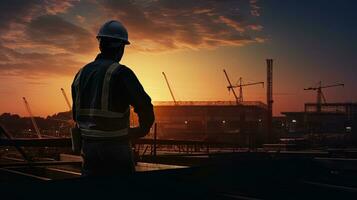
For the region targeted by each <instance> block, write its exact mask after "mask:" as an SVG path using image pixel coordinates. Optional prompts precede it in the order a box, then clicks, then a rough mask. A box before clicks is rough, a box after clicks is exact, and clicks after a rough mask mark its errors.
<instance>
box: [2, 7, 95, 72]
mask: <svg viewBox="0 0 357 200" xmlns="http://www.w3.org/2000/svg"><path fill="white" fill-rule="evenodd" d="M76 2H78V1H77V0H63V1H56V0H46V1H43V0H11V1H7V0H5V1H1V2H0V26H1V27H2V28H1V29H0V75H3V76H4V75H13V76H23V77H28V78H32V77H39V76H42V77H43V75H46V76H53V75H70V74H71V75H73V73H74V72H75V71H77V69H78V68H79V67H81V66H83V64H84V63H82V62H79V61H78V59H77V58H76V55H83V54H85V53H88V52H90V51H93V50H94V47H95V46H96V43H95V40H94V39H92V38H93V36H92V35H91V34H90V33H89V32H88V31H87V30H85V29H83V28H81V27H78V26H76V25H74V24H72V23H70V22H68V21H66V20H64V19H63V18H61V17H59V16H58V15H59V14H61V13H64V12H66V11H67V10H68V9H69V8H70V7H72V6H73V5H74V3H76Z"/></svg>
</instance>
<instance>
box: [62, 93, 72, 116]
mask: <svg viewBox="0 0 357 200" xmlns="http://www.w3.org/2000/svg"><path fill="white" fill-rule="evenodd" d="M61 92H62V94H63V97H64V99H65V100H66V103H67V105H68V109H69V111H71V110H72V106H71V103H70V102H69V100H68V97H67V95H66V92H65V91H64V89H63V88H61Z"/></svg>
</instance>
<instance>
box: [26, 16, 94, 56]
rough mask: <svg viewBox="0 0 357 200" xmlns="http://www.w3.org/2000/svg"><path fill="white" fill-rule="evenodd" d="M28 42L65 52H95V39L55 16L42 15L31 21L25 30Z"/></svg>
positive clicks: (88, 33)
mask: <svg viewBox="0 0 357 200" xmlns="http://www.w3.org/2000/svg"><path fill="white" fill-rule="evenodd" d="M25 35H26V37H28V40H29V41H31V42H33V43H35V44H41V45H46V46H50V47H51V46H52V47H56V48H59V49H63V50H65V51H67V52H76V53H83V54H85V53H88V52H92V51H94V50H95V46H96V44H97V42H96V40H95V37H94V35H93V34H91V33H90V32H89V31H87V30H86V29H83V28H81V27H79V26H76V25H74V24H72V23H70V22H67V21H65V20H63V19H62V18H60V17H58V16H56V15H43V16H40V17H38V18H36V19H34V20H32V21H31V22H30V23H29V24H28V25H27V27H26V29H25Z"/></svg>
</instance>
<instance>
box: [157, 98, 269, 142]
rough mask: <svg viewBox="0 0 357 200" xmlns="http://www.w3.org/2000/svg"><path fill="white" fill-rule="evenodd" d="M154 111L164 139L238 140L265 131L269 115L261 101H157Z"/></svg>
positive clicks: (161, 136) (159, 132)
mask: <svg viewBox="0 0 357 200" xmlns="http://www.w3.org/2000/svg"><path fill="white" fill-rule="evenodd" d="M154 110H155V117H156V123H157V124H158V136H159V137H160V138H165V139H197V140H214V141H222V142H224V141H230V142H235V141H237V140H242V138H247V137H248V136H250V135H253V134H257V133H260V132H262V131H263V127H264V124H265V121H266V116H267V115H266V112H267V106H266V104H263V103H261V102H243V103H239V104H237V103H236V102H233V101H192V102H191V101H185V102H178V104H176V105H175V104H174V103H173V102H156V103H155V106H154ZM223 136H224V137H223ZM232 140H235V141H232Z"/></svg>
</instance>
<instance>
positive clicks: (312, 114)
mask: <svg viewBox="0 0 357 200" xmlns="http://www.w3.org/2000/svg"><path fill="white" fill-rule="evenodd" d="M282 114H284V115H286V124H285V125H286V129H287V130H288V131H289V132H290V133H352V132H356V129H357V125H356V120H357V103H325V104H321V111H319V109H318V105H317V104H316V103H306V104H305V111H304V112H282Z"/></svg>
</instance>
